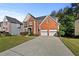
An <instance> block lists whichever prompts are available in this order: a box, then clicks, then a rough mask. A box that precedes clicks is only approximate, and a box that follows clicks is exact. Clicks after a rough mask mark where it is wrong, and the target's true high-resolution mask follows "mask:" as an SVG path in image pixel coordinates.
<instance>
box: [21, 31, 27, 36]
mask: <svg viewBox="0 0 79 59" xmlns="http://www.w3.org/2000/svg"><path fill="white" fill-rule="evenodd" d="M27 34H28V32H21V33H20V35H23V36H25V35H27Z"/></svg>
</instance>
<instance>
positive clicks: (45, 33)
mask: <svg viewBox="0 0 79 59" xmlns="http://www.w3.org/2000/svg"><path fill="white" fill-rule="evenodd" d="M40 33H41V36H47V35H48V33H47V30H41V31H40Z"/></svg>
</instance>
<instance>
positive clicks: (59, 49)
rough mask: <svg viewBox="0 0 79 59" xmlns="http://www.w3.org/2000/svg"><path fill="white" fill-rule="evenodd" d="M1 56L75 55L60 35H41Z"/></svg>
mask: <svg viewBox="0 0 79 59" xmlns="http://www.w3.org/2000/svg"><path fill="white" fill-rule="evenodd" d="M0 55H1V56H73V54H72V52H71V51H70V50H69V49H68V48H67V47H66V46H65V45H64V44H63V43H62V42H61V41H60V39H59V38H58V37H44V36H39V37H37V38H35V39H33V40H30V41H28V42H25V43H23V44H21V45H19V46H16V47H14V48H11V49H9V50H6V51H4V52H2V53H0Z"/></svg>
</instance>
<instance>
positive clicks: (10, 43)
mask: <svg viewBox="0 0 79 59" xmlns="http://www.w3.org/2000/svg"><path fill="white" fill-rule="evenodd" d="M33 38H34V37H33V36H28V37H24V36H6V37H5V36H4V37H0V52H2V51H4V50H7V49H10V48H12V47H15V46H17V45H19V44H21V43H23V42H26V41H28V40H31V39H33Z"/></svg>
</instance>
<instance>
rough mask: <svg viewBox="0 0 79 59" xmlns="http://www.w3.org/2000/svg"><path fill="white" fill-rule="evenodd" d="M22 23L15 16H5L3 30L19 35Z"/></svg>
mask: <svg viewBox="0 0 79 59" xmlns="http://www.w3.org/2000/svg"><path fill="white" fill-rule="evenodd" d="M21 26H22V23H21V22H20V21H18V20H17V19H15V18H12V17H9V16H5V17H4V19H3V25H2V28H3V29H2V30H3V31H5V32H9V33H10V34H11V35H19V34H20V32H21Z"/></svg>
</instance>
